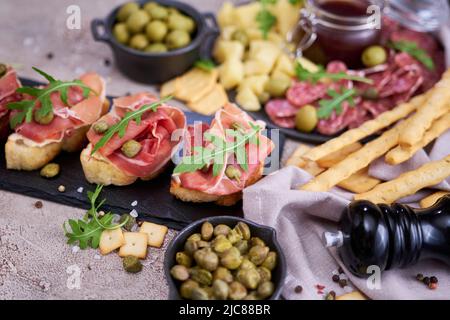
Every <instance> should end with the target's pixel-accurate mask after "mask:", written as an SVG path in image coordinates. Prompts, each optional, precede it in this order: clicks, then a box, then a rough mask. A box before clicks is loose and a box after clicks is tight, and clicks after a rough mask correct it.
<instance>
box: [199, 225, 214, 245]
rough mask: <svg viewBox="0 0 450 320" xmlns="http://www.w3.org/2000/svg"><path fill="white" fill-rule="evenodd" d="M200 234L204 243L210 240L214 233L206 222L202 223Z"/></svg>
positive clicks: (211, 226)
mask: <svg viewBox="0 0 450 320" xmlns="http://www.w3.org/2000/svg"><path fill="white" fill-rule="evenodd" d="M200 233H201V237H202V239H203V240H205V241H209V240H211V238H212V236H213V233H214V227H213V225H212V224H211V223H210V222H208V221H206V222H203V224H202V228H201V231H200Z"/></svg>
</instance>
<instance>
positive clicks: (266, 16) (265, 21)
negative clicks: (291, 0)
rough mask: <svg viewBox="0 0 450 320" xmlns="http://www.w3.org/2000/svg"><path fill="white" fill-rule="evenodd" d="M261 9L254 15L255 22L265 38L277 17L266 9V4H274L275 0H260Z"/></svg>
mask: <svg viewBox="0 0 450 320" xmlns="http://www.w3.org/2000/svg"><path fill="white" fill-rule="evenodd" d="M260 2H261V10H260V11H259V12H258V14H257V15H256V22H257V23H258V27H259V30H261V32H262V34H263V37H264V39H267V36H268V35H269V31H270V29H272V27H273V26H274V25H275V23H276V22H277V17H275V16H274V15H273V14H272V13H271V12H270V11H269V10H268V9H267V5H269V4H275V3H276V2H277V0H260Z"/></svg>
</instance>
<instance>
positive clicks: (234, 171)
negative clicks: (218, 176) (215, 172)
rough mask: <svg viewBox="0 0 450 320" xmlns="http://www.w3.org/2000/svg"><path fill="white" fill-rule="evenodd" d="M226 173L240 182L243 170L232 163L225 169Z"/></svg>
mask: <svg viewBox="0 0 450 320" xmlns="http://www.w3.org/2000/svg"><path fill="white" fill-rule="evenodd" d="M225 175H226V176H227V177H228V178H229V179H231V180H236V181H237V182H240V178H241V170H239V169H238V168H236V167H235V166H233V165H231V164H230V165H228V166H227V168H226V169H225Z"/></svg>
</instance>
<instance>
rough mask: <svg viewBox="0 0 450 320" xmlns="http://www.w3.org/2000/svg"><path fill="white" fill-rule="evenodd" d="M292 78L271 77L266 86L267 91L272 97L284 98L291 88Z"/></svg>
mask: <svg viewBox="0 0 450 320" xmlns="http://www.w3.org/2000/svg"><path fill="white" fill-rule="evenodd" d="M291 83H292V81H291V78H289V76H279V75H278V76H276V77H271V78H270V79H269V81H268V82H267V84H266V86H265V91H266V92H267V93H268V94H270V96H271V97H276V98H278V97H284V95H285V94H286V91H287V90H288V89H289V87H290V86H291Z"/></svg>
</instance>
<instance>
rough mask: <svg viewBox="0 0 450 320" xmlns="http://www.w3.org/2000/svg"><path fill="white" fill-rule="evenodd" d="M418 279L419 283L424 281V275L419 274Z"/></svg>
mask: <svg viewBox="0 0 450 320" xmlns="http://www.w3.org/2000/svg"><path fill="white" fill-rule="evenodd" d="M416 279H417V280H418V281H423V274H421V273H418V274H417V276H416Z"/></svg>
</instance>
